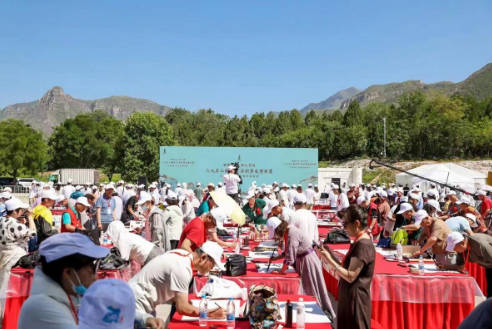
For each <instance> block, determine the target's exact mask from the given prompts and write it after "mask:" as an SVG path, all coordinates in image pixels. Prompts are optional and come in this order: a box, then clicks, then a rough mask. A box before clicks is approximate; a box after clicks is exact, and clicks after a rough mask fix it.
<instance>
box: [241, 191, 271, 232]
mask: <svg viewBox="0 0 492 329" xmlns="http://www.w3.org/2000/svg"><path fill="white" fill-rule="evenodd" d="M247 199H248V203H246V204H245V205H244V206H243V211H244V213H245V214H246V216H248V217H249V219H250V220H251V221H252V222H253V223H254V224H255V225H264V224H266V219H265V218H263V208H265V206H266V201H265V200H263V199H259V198H258V199H257V198H256V194H254V192H252V193H250V194H248V197H247Z"/></svg>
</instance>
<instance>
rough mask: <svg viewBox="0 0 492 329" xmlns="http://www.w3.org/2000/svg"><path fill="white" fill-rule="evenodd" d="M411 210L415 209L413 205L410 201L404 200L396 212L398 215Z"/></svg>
mask: <svg viewBox="0 0 492 329" xmlns="http://www.w3.org/2000/svg"><path fill="white" fill-rule="evenodd" d="M409 210H413V207H412V205H411V204H410V203H407V202H404V203H402V204H400V210H399V211H398V212H397V213H396V214H397V215H401V214H403V213H404V212H407V211H409Z"/></svg>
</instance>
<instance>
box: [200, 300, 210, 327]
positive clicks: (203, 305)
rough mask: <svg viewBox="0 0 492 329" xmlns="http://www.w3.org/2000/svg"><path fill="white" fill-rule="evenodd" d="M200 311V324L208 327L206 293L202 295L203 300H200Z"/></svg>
mask: <svg viewBox="0 0 492 329" xmlns="http://www.w3.org/2000/svg"><path fill="white" fill-rule="evenodd" d="M198 310H199V312H200V318H199V320H198V324H199V325H200V327H206V326H207V321H208V301H207V297H206V296H205V295H202V300H201V301H200V306H199V307H198Z"/></svg>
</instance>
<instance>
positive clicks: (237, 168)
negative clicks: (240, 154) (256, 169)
mask: <svg viewBox="0 0 492 329" xmlns="http://www.w3.org/2000/svg"><path fill="white" fill-rule="evenodd" d="M231 166H233V167H234V173H235V174H236V175H237V173H238V172H239V162H231Z"/></svg>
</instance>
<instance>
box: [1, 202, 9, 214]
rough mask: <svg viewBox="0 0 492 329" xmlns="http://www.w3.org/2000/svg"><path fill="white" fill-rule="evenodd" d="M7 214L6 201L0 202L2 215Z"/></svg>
mask: <svg viewBox="0 0 492 329" xmlns="http://www.w3.org/2000/svg"><path fill="white" fill-rule="evenodd" d="M5 216H7V208H6V207H5V203H0V217H5Z"/></svg>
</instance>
